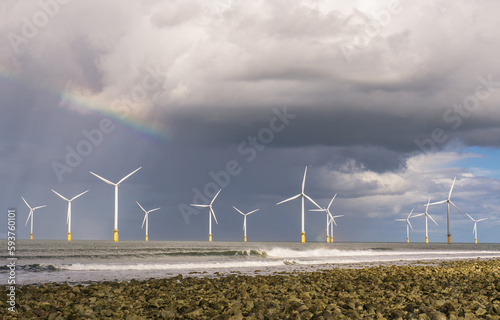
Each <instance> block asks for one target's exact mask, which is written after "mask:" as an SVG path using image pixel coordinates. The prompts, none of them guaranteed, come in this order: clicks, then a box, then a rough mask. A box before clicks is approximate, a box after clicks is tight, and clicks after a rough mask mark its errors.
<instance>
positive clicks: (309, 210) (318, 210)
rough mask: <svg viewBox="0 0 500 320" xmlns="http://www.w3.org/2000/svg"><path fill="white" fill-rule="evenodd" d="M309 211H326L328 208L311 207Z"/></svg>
mask: <svg viewBox="0 0 500 320" xmlns="http://www.w3.org/2000/svg"><path fill="white" fill-rule="evenodd" d="M309 211H326V209H309Z"/></svg>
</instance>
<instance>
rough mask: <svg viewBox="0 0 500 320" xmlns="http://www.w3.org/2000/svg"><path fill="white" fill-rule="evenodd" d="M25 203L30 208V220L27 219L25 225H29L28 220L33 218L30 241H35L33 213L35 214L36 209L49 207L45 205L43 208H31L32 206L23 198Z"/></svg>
mask: <svg viewBox="0 0 500 320" xmlns="http://www.w3.org/2000/svg"><path fill="white" fill-rule="evenodd" d="M21 198H22V199H23V201H24V203H26V205H27V206H28V208H30V213H29V215H28V219H26V223H25V224H24V225H27V224H28V220H29V219H30V218H31V232H30V240H33V213H34V212H35V210H36V209H40V208H43V207H46V206H47V205H43V206H38V207H34V208H32V207H30V205H29V204H28V202H27V201H26V200H25V199H24V198H23V197H21Z"/></svg>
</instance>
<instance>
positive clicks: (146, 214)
mask: <svg viewBox="0 0 500 320" xmlns="http://www.w3.org/2000/svg"><path fill="white" fill-rule="evenodd" d="M135 203H137V204H138V205H139V207H141V209H142V211H144V220H142V226H141V229H142V228H143V227H144V222H146V241H149V239H148V220H149V214H150V213H151V212H153V211H156V210H160V208H155V209H151V210H149V211H146V209H144V208H143V207H142V206H141V204H140V203H139V202H137V201H136V202H135Z"/></svg>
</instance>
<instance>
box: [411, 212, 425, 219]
mask: <svg viewBox="0 0 500 320" xmlns="http://www.w3.org/2000/svg"><path fill="white" fill-rule="evenodd" d="M424 214H425V213H417V214H415V215H413V216H411V217H410V218H415V217H420V216H423V215H424Z"/></svg>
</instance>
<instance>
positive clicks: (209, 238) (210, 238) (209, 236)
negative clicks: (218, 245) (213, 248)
mask: <svg viewBox="0 0 500 320" xmlns="http://www.w3.org/2000/svg"><path fill="white" fill-rule="evenodd" d="M208 242H212V235H211V234H209V235H208Z"/></svg>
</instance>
